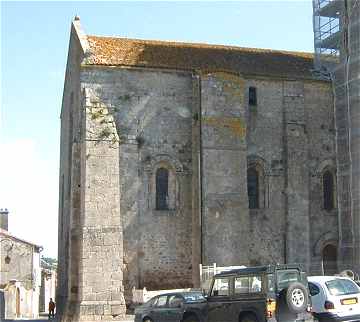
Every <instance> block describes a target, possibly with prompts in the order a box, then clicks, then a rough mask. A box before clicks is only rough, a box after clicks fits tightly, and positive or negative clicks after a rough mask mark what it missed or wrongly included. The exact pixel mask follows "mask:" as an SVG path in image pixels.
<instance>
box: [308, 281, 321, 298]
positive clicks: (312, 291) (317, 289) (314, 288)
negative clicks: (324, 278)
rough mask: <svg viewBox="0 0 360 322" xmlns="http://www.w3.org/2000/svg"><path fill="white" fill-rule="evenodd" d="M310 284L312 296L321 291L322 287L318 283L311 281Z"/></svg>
mask: <svg viewBox="0 0 360 322" xmlns="http://www.w3.org/2000/svg"><path fill="white" fill-rule="evenodd" d="M308 284H309V291H310V295H311V296H315V295H318V294H319V293H320V289H319V287H318V286H317V285H315V284H314V283H311V282H309V283H308Z"/></svg>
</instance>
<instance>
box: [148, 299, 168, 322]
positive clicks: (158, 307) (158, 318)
mask: <svg viewBox="0 0 360 322" xmlns="http://www.w3.org/2000/svg"><path fill="white" fill-rule="evenodd" d="M167 298H168V297H167V295H160V296H159V297H158V299H157V301H156V303H155V304H154V306H153V307H152V309H151V312H150V317H151V319H152V320H153V322H168V320H167V319H166V316H167V310H168V307H167Z"/></svg>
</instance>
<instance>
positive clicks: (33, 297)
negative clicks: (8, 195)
mask: <svg viewBox="0 0 360 322" xmlns="http://www.w3.org/2000/svg"><path fill="white" fill-rule="evenodd" d="M7 216H8V211H7V209H5V210H3V209H1V210H0V218H1V220H0V223H1V227H0V320H1V319H5V318H6V319H15V318H37V317H38V316H39V295H40V286H41V268H40V252H41V251H42V247H41V246H39V245H36V244H33V243H31V242H28V241H25V240H23V239H20V238H18V237H16V236H14V235H11V234H10V233H9V232H8V225H7V222H8V221H7Z"/></svg>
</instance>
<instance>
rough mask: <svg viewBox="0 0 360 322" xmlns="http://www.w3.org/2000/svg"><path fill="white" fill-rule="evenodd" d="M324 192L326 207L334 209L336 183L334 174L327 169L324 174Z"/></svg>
mask: <svg viewBox="0 0 360 322" xmlns="http://www.w3.org/2000/svg"><path fill="white" fill-rule="evenodd" d="M323 194H324V209H325V210H332V209H334V208H335V185H334V175H333V174H332V173H331V171H329V170H327V171H325V172H324V174H323Z"/></svg>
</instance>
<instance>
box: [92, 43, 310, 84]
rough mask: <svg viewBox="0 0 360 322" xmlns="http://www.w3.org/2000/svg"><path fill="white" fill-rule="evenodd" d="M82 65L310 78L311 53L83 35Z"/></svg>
mask: <svg viewBox="0 0 360 322" xmlns="http://www.w3.org/2000/svg"><path fill="white" fill-rule="evenodd" d="M87 39H88V42H89V46H90V55H89V56H88V58H87V59H86V60H85V64H86V65H111V66H114V65H115V66H116V65H123V66H145V67H160V68H171V69H181V70H184V69H185V70H191V69H200V70H203V71H212V70H214V71H215V70H221V71H229V72H236V73H243V74H251V75H270V76H280V77H291V78H314V76H313V75H312V72H311V69H312V68H313V54H311V53H304V52H289V51H279V50H270V49H257V48H243V47H235V46H221V45H208V44H194V43H181V42H166V41H155V40H140V39H128V38H115V37H98V36H87Z"/></svg>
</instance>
